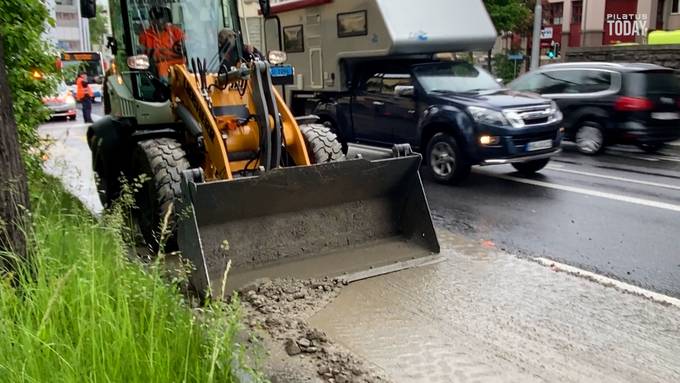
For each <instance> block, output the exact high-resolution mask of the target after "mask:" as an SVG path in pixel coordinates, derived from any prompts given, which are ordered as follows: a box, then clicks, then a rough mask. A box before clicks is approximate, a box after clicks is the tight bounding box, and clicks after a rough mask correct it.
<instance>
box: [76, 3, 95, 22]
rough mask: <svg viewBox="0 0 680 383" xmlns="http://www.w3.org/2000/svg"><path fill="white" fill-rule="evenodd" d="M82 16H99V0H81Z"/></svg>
mask: <svg viewBox="0 0 680 383" xmlns="http://www.w3.org/2000/svg"><path fill="white" fill-rule="evenodd" d="M80 17H82V18H84V19H91V18H94V17H97V0H80Z"/></svg>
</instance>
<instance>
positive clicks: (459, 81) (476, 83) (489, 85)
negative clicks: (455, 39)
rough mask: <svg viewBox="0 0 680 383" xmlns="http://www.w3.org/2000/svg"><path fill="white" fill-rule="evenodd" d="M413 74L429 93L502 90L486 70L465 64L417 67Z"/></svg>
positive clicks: (446, 63) (450, 63) (437, 64)
mask: <svg viewBox="0 0 680 383" xmlns="http://www.w3.org/2000/svg"><path fill="white" fill-rule="evenodd" d="M413 74H414V75H415V76H416V78H417V79H418V82H420V84H421V85H422V86H423V88H425V91H426V92H428V93H433V92H456V93H470V92H478V91H482V90H493V89H500V88H501V85H500V84H498V82H496V80H495V79H494V78H493V76H491V75H490V74H489V73H488V72H486V71H485V70H484V69H482V68H479V67H476V66H474V65H471V64H468V63H465V62H444V63H435V64H422V65H416V66H414V67H413Z"/></svg>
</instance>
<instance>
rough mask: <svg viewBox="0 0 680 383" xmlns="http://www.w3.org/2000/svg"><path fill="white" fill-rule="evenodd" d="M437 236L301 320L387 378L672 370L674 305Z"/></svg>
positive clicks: (656, 378) (678, 356) (628, 374)
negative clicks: (438, 256) (433, 249)
mask: <svg viewBox="0 0 680 383" xmlns="http://www.w3.org/2000/svg"><path fill="white" fill-rule="evenodd" d="M439 237H440V241H441V242H442V247H443V252H444V253H445V254H446V255H447V256H448V259H447V261H446V262H443V263H439V264H437V265H434V266H428V267H423V268H419V269H411V270H406V271H403V272H400V273H394V274H389V275H385V276H381V277H377V278H372V279H368V280H364V281H360V282H356V283H354V284H351V285H349V286H347V287H346V288H344V289H343V290H342V292H341V294H340V295H339V296H338V297H337V298H336V299H335V300H334V301H333V302H332V303H330V304H329V305H327V306H326V307H325V308H324V309H322V310H321V311H319V312H317V313H316V314H315V315H314V316H313V317H312V318H311V319H310V324H311V325H312V326H314V327H316V328H320V329H322V330H324V331H325V332H326V333H327V334H328V335H329V337H330V338H332V339H334V340H335V341H336V342H338V343H340V344H342V345H343V346H345V347H346V348H348V349H349V350H351V351H352V352H354V353H356V354H357V355H359V356H361V357H363V358H366V360H367V361H369V362H370V363H373V364H375V365H377V366H379V367H380V368H382V369H383V370H384V371H386V373H387V374H388V375H389V377H390V378H391V379H392V380H394V381H395V382H497V381H498V382H501V381H502V382H534V381H536V382H556V381H559V382H575V381H592V382H621V381H630V382H677V381H680V310H678V309H676V308H674V307H666V306H663V305H660V304H657V303H654V302H651V301H648V300H646V299H644V298H640V297H637V296H633V295H629V294H624V293H621V292H619V291H617V290H615V289H613V288H607V287H604V286H601V285H598V284H595V283H593V282H590V281H588V280H585V279H580V278H577V277H574V276H571V275H567V274H564V273H557V272H554V271H552V270H551V269H550V268H547V267H543V266H541V265H538V264H536V263H534V262H530V261H526V260H520V259H518V258H516V257H513V256H511V255H508V254H505V253H501V252H499V251H497V250H495V249H493V248H490V247H489V246H483V245H482V244H481V243H479V242H475V241H471V240H468V239H465V238H463V237H460V236H458V235H455V234H452V233H449V232H444V231H440V232H439Z"/></svg>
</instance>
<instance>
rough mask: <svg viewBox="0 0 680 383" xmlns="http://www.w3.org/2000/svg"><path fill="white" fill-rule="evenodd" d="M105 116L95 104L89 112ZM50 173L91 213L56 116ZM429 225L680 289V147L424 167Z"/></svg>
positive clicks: (81, 164) (74, 154) (80, 130)
mask: <svg viewBox="0 0 680 383" xmlns="http://www.w3.org/2000/svg"><path fill="white" fill-rule="evenodd" d="M101 115H103V111H102V106H101V105H95V106H94V108H93V117H94V118H95V119H97V118H99V117H100V116H101ZM40 132H41V134H42V135H43V136H44V137H46V136H49V137H50V138H51V139H52V140H53V147H52V149H51V152H52V156H51V158H50V159H49V160H48V162H47V164H46V165H47V168H48V171H49V172H51V173H52V174H54V175H56V176H59V177H61V178H63V179H65V180H66V181H65V184H66V185H67V188H69V189H71V190H72V191H73V192H75V193H76V194H77V195H79V196H80V197H81V199H83V200H84V201H85V203H86V205H87V206H89V207H90V208H91V209H92V210H93V211H94V212H96V213H98V212H100V211H101V205H100V204H99V201H98V198H97V196H96V193H95V189H94V183H93V182H92V180H93V176H92V173H91V169H90V167H89V162H90V157H89V148H88V147H87V143H86V140H85V132H86V127H85V125H84V124H83V123H82V117H81V116H80V114H79V115H78V118H77V120H76V121H63V120H56V121H51V122H49V123H46V124H44V125H42V126H41V128H40ZM423 173H424V175H423V179H424V183H425V190H426V193H427V195H428V200H429V203H430V207H431V210H432V215H433V219H434V221H435V225H436V226H438V227H442V228H444V229H446V230H448V231H451V232H453V233H458V234H462V235H465V236H466V237H469V238H470V239H474V240H477V241H478V242H479V243H486V244H490V245H492V246H494V247H496V248H498V249H500V250H504V251H505V252H507V253H510V254H514V255H517V256H520V257H526V258H536V257H544V258H549V259H552V260H555V261H559V262H563V263H566V264H569V265H572V266H576V267H580V268H583V269H586V270H588V271H593V272H596V273H599V274H603V275H606V276H609V277H613V278H615V279H618V280H621V281H624V282H628V283H631V284H634V285H637V286H640V287H643V288H647V289H650V290H653V291H656V292H660V293H663V294H668V295H671V296H674V297H680V146H676V145H669V146H668V147H667V148H665V149H663V151H662V152H660V153H658V154H646V153H644V152H642V151H640V150H638V149H637V148H635V147H631V146H615V147H612V148H609V149H607V151H606V152H605V153H604V154H602V155H599V156H595V157H589V156H584V155H581V154H579V153H578V152H576V150H575V148H574V147H573V145H570V144H566V145H565V147H564V151H563V153H562V154H560V155H559V156H558V157H556V158H554V159H553V161H552V162H551V163H550V164H549V165H548V167H547V168H546V169H544V170H543V171H541V172H540V173H539V174H537V175H535V176H533V177H524V176H522V175H520V174H518V173H516V172H515V171H514V169H513V168H512V167H511V166H509V165H501V166H490V167H475V168H473V172H472V174H471V176H470V178H469V179H468V180H467V181H466V182H465V183H464V184H462V185H460V186H457V187H451V186H445V185H440V184H437V183H435V182H434V181H432V180H431V178H430V177H429V176H428V175H427V171H425V172H423Z"/></svg>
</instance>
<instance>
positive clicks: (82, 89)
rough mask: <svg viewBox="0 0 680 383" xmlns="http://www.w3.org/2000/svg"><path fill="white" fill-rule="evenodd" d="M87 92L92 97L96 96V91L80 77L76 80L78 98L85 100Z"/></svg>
mask: <svg viewBox="0 0 680 383" xmlns="http://www.w3.org/2000/svg"><path fill="white" fill-rule="evenodd" d="M85 94H87V95H88V96H90V98H94V91H93V90H92V88H90V85H89V84H88V85H83V79H82V78H80V77H78V79H77V80H76V100H78V101H83V99H85Z"/></svg>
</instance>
